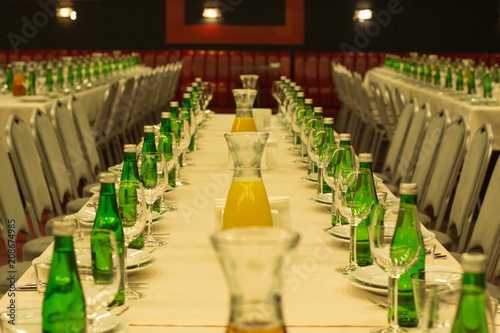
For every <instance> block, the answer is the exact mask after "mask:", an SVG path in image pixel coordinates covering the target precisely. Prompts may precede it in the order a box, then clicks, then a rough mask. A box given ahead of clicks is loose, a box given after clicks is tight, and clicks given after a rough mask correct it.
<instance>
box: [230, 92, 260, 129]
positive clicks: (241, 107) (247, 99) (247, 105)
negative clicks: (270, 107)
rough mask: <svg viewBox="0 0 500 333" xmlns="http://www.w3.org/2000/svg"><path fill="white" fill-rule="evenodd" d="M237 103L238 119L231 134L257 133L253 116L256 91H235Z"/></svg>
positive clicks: (235, 120)
mask: <svg viewBox="0 0 500 333" xmlns="http://www.w3.org/2000/svg"><path fill="white" fill-rule="evenodd" d="M233 96H234V100H235V101H236V118H235V119H234V122H233V128H232V129H231V132H257V128H256V127H255V121H254V120H253V116H252V106H253V103H254V101H255V97H256V96H257V90H255V89H233Z"/></svg>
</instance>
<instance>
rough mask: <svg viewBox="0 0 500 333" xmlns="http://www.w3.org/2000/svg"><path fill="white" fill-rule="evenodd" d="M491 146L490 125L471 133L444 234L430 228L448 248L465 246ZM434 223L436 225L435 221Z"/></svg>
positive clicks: (491, 132) (458, 248)
mask: <svg viewBox="0 0 500 333" xmlns="http://www.w3.org/2000/svg"><path fill="white" fill-rule="evenodd" d="M492 149H493V130H492V128H491V125H490V124H483V126H481V127H480V128H479V129H478V130H477V131H476V133H475V134H474V137H473V138H472V141H471V143H470V146H469V149H468V151H467V153H466V155H465V159H464V163H463V166H462V170H461V172H460V178H459V180H458V183H457V187H456V189H455V195H454V198H453V203H452V205H451V209H450V215H449V218H448V221H447V222H448V223H447V227H446V233H444V232H440V231H438V230H435V231H433V232H434V233H435V234H436V238H437V240H438V241H439V242H440V243H441V244H442V245H443V246H445V247H446V248H447V249H448V250H450V251H458V252H460V253H462V252H463V251H464V250H465V248H466V246H467V242H468V238H469V237H470V231H472V230H473V228H474V225H473V221H472V217H473V215H474V212H475V207H476V205H477V202H478V200H479V193H480V191H481V188H482V185H483V181H484V178H485V175H486V171H487V169H488V165H489V162H490V158H491V153H492ZM442 215H444V214H442ZM440 218H442V216H440ZM437 224H440V221H439V220H438V222H437Z"/></svg>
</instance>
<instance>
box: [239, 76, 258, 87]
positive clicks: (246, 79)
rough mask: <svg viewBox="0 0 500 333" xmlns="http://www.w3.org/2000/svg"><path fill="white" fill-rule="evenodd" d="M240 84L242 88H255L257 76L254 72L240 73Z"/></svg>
mask: <svg viewBox="0 0 500 333" xmlns="http://www.w3.org/2000/svg"><path fill="white" fill-rule="evenodd" d="M240 80H241V85H242V86H243V89H255V88H256V87H257V81H259V76H258V75H256V74H242V75H240Z"/></svg>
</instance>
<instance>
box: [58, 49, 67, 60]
mask: <svg viewBox="0 0 500 333" xmlns="http://www.w3.org/2000/svg"><path fill="white" fill-rule="evenodd" d="M67 56H69V51H68V50H57V59H58V60H61V59H62V57H67Z"/></svg>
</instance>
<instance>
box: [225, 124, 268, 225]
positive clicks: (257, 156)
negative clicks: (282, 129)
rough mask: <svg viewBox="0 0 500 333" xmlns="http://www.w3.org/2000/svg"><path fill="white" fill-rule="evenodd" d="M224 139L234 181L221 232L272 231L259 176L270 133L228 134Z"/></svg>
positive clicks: (265, 194) (265, 195) (266, 202)
mask: <svg viewBox="0 0 500 333" xmlns="http://www.w3.org/2000/svg"><path fill="white" fill-rule="evenodd" d="M224 136H225V138H226V141H227V144H228V146H229V150H230V153H231V157H232V162H233V180H232V183H231V187H230V188H229V193H228V195H227V200H226V206H225V208H224V215H223V218H222V229H228V228H238V227H250V226H261V227H272V226H273V219H272V215H271V208H270V206H269V199H268V197H267V193H266V189H265V187H264V182H263V181H262V174H261V172H260V164H261V159H262V153H263V151H264V147H265V145H266V141H267V138H268V137H269V133H262V132H244V133H227V134H225V135H224Z"/></svg>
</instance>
